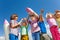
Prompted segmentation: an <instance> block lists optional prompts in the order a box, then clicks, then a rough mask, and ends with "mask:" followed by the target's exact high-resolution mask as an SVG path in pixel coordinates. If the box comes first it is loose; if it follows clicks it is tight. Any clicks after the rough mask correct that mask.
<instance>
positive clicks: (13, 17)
mask: <svg viewBox="0 0 60 40" xmlns="http://www.w3.org/2000/svg"><path fill="white" fill-rule="evenodd" d="M15 17H18V16H17V14H13V15H11V17H10V20H14V19H15Z"/></svg>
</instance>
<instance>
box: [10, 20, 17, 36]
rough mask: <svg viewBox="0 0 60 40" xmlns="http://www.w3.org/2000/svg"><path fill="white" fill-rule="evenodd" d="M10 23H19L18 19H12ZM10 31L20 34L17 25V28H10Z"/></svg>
mask: <svg viewBox="0 0 60 40" xmlns="http://www.w3.org/2000/svg"><path fill="white" fill-rule="evenodd" d="M10 23H11V24H12V25H16V24H17V21H15V20H11V22H10ZM10 33H11V34H14V35H16V36H17V35H18V27H17V28H10Z"/></svg>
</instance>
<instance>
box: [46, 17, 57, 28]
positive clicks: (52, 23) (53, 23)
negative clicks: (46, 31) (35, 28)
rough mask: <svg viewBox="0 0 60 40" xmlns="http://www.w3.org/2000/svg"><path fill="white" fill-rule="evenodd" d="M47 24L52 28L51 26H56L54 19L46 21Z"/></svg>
mask: <svg viewBox="0 0 60 40" xmlns="http://www.w3.org/2000/svg"><path fill="white" fill-rule="evenodd" d="M47 22H48V24H49V26H50V27H51V26H53V25H57V23H56V21H55V19H54V18H50V19H48V20H47Z"/></svg>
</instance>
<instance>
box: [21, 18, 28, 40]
mask: <svg viewBox="0 0 60 40" xmlns="http://www.w3.org/2000/svg"><path fill="white" fill-rule="evenodd" d="M20 28H21V40H29V37H28V22H27V19H26V18H24V19H23V20H22V22H21V27H20Z"/></svg>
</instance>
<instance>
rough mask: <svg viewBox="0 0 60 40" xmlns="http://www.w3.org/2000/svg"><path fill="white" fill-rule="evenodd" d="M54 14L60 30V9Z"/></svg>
mask: <svg viewBox="0 0 60 40" xmlns="http://www.w3.org/2000/svg"><path fill="white" fill-rule="evenodd" d="M54 16H55V19H56V21H57V24H58V26H59V32H60V10H56V12H55V15H54Z"/></svg>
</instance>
